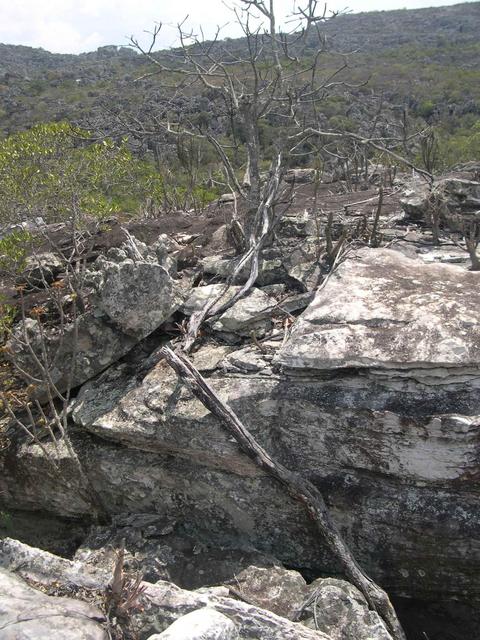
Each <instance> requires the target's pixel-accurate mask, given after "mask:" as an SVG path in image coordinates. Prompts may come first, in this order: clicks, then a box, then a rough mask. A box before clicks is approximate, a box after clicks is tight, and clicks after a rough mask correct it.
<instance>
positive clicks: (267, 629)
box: [135, 581, 329, 640]
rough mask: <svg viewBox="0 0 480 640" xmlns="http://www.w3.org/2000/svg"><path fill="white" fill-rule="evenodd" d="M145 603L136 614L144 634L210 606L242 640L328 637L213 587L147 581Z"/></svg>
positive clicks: (326, 638) (319, 639) (153, 631)
mask: <svg viewBox="0 0 480 640" xmlns="http://www.w3.org/2000/svg"><path fill="white" fill-rule="evenodd" d="M143 603H144V610H143V612H139V613H137V614H136V615H135V621H136V622H137V624H138V625H139V626H140V627H141V629H142V634H145V635H144V637H148V633H155V632H158V631H159V630H165V629H167V628H168V625H170V624H172V623H174V622H175V621H176V620H178V619H180V618H181V617H182V616H184V615H186V614H188V613H191V612H192V611H196V610H198V609H201V608H204V607H209V609H214V610H215V611H216V612H217V613H220V614H222V615H223V616H225V617H227V618H228V619H230V620H231V621H232V622H233V624H234V625H235V627H236V629H237V630H238V636H239V637H240V638H242V640H258V639H259V638H261V639H262V640H292V639H293V638H294V639H295V640H329V637H328V636H327V635H325V634H324V633H322V632H320V631H313V630H311V629H308V628H307V627H305V626H303V625H301V624H298V623H295V622H291V621H289V620H286V619H285V618H281V617H280V616H277V615H275V614H274V613H271V612H270V611H266V610H264V609H260V608H258V607H254V606H252V605H250V604H247V603H245V602H241V601H237V600H233V599H231V598H226V597H223V596H219V595H215V592H212V591H210V592H201V591H197V592H194V591H185V590H183V589H180V588H179V587H175V586H174V585H172V584H171V583H168V582H163V581H159V582H157V583H156V584H154V585H150V584H148V585H146V591H145V594H144V599H143ZM162 637H163V636H162ZM167 637H170V636H167ZM181 637H184V636H181ZM194 637H196V636H194ZM207 637H210V636H207ZM214 637H215V636H214Z"/></svg>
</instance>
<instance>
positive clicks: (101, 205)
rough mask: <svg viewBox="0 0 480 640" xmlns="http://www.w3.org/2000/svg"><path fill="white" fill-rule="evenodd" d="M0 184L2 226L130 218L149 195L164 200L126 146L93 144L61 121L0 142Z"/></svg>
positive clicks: (158, 183)
mask: <svg viewBox="0 0 480 640" xmlns="http://www.w3.org/2000/svg"><path fill="white" fill-rule="evenodd" d="M0 182H1V183H2V190H1V192H0V222H1V223H18V222H20V221H21V220H28V219H34V218H36V217H37V216H41V217H42V218H43V219H44V220H45V221H47V222H57V221H61V220H67V219H71V218H72V217H77V218H78V215H79V214H80V213H81V214H87V215H90V216H94V217H97V218H102V217H105V216H107V215H110V214H112V213H117V212H120V211H123V212H127V213H134V212H135V211H136V210H138V208H139V206H140V205H141V204H142V203H143V201H144V200H145V199H146V198H147V196H148V197H149V198H150V199H151V200H158V201H160V200H161V197H162V180H161V178H160V176H159V175H158V173H157V172H156V171H155V170H154V168H153V166H151V165H149V164H148V163H146V162H143V161H140V160H138V159H136V158H134V157H133V155H132V153H131V152H130V151H129V149H128V148H127V145H126V141H122V143H121V144H119V145H117V144H115V143H114V142H113V141H112V140H109V139H106V140H103V141H101V142H94V141H92V140H91V138H90V135H89V133H88V132H87V131H84V130H81V129H78V128H76V127H73V126H71V125H70V124H68V123H65V122H62V123H50V124H41V125H36V126H34V127H32V129H30V130H28V131H24V132H21V133H16V134H13V135H11V136H9V137H8V138H6V139H5V140H4V141H3V142H1V143H0Z"/></svg>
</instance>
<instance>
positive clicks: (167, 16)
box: [0, 0, 457, 63]
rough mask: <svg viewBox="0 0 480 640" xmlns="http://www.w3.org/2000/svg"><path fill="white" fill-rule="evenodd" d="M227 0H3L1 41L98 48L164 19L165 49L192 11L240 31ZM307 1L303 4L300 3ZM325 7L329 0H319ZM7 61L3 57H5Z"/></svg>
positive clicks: (284, 3) (211, 27) (362, 3)
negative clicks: (223, 0)
mask: <svg viewBox="0 0 480 640" xmlns="http://www.w3.org/2000/svg"><path fill="white" fill-rule="evenodd" d="M345 2H347V4H345V3H344V2H342V0H332V2H331V3H329V4H328V8H329V9H335V10H340V9H342V10H343V9H349V10H351V11H353V12H355V13H357V12H359V11H379V10H380V11H381V10H390V9H403V8H408V9H416V8H420V7H436V6H443V5H447V4H457V0H453V1H449V0H348V1H347V0H345ZM226 4H228V2H227V3H226V2H222V0H0V42H3V43H6V44H23V45H28V46H31V47H42V48H44V49H47V50H48V51H52V52H55V53H81V52H86V51H93V50H95V49H96V48H97V47H99V46H103V45H107V44H115V45H127V44H128V41H129V36H131V35H133V36H135V37H136V38H137V39H138V40H139V41H140V42H142V43H146V42H147V39H148V36H147V34H146V32H147V31H149V30H151V29H152V28H153V26H154V24H155V23H159V22H161V23H162V24H163V25H164V27H163V28H162V32H161V35H160V37H159V40H158V44H159V45H160V47H159V48H166V47H169V46H173V45H175V44H176V39H175V30H174V28H173V26H169V25H175V24H177V23H178V22H179V21H181V20H183V19H184V18H185V17H186V16H187V15H188V16H189V23H190V24H191V25H192V27H193V28H195V29H198V25H202V27H203V30H204V33H205V35H206V36H207V37H211V36H212V35H213V33H214V32H215V29H216V26H217V25H221V26H223V25H225V26H224V29H223V30H222V35H223V36H230V37H235V36H236V35H239V33H238V30H236V29H235V26H234V24H233V20H232V12H231V11H229V9H228V8H227V6H226ZM300 4H302V3H300ZM318 4H319V6H321V7H322V10H323V2H321V1H319V3H318ZM275 5H276V8H277V11H278V15H281V16H284V15H288V14H289V13H291V10H292V6H293V0H275ZM0 63H1V61H0Z"/></svg>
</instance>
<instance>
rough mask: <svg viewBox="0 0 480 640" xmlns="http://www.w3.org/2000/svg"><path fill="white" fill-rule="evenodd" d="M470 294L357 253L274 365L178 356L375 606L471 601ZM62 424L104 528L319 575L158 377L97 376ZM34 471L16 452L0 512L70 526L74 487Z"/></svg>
mask: <svg viewBox="0 0 480 640" xmlns="http://www.w3.org/2000/svg"><path fill="white" fill-rule="evenodd" d="M479 277H480V276H479V275H478V274H475V273H469V272H466V271H465V270H463V269H461V268H459V267H455V266H449V265H425V264H424V263H423V262H422V261H421V260H418V259H417V260H410V259H408V258H406V257H404V256H402V254H401V253H399V252H393V251H388V250H383V249H382V250H373V249H370V250H369V252H368V256H367V255H365V253H364V252H359V253H358V255H357V256H354V255H352V256H351V257H349V258H348V260H346V261H345V262H344V263H343V264H342V265H341V266H340V267H339V269H338V271H336V272H335V273H334V274H332V275H331V277H330V278H329V280H328V281H327V283H326V285H325V286H324V287H323V289H322V290H321V291H319V292H318V293H317V295H316V298H315V299H314V301H313V302H312V303H311V305H310V306H309V307H308V308H307V310H306V311H305V313H304V314H303V315H302V316H301V317H300V319H299V320H298V321H297V323H296V325H294V328H293V330H292V333H291V335H290V337H289V339H288V340H287V341H286V343H285V344H284V346H283V347H282V346H281V341H279V342H275V341H273V340H269V341H268V342H265V343H263V349H264V351H265V352H263V351H261V350H259V349H258V348H257V347H256V346H255V345H252V344H250V345H248V346H246V347H242V348H241V349H237V350H233V349H231V348H228V347H225V346H224V345H217V346H215V345H213V344H207V345H205V346H204V347H202V348H200V349H199V350H198V352H197V353H195V354H194V360H195V361H197V362H198V363H199V368H200V369H201V370H202V371H203V373H204V375H206V377H208V379H209V382H210V384H211V385H212V386H213V387H214V388H215V390H216V391H217V393H218V394H219V395H220V396H221V397H222V398H223V400H225V401H226V402H228V404H229V405H230V406H231V407H232V408H233V409H234V410H235V411H236V412H237V414H238V415H239V416H240V417H241V419H242V420H243V421H244V422H245V424H246V425H247V426H248V428H249V429H250V430H251V431H252V433H253V434H254V436H255V437H256V438H257V439H258V441H259V442H260V443H261V444H262V445H263V446H264V447H265V448H266V449H267V450H268V451H269V453H270V454H271V455H272V456H273V457H274V458H276V459H278V460H279V461H281V462H282V463H283V464H284V465H286V466H287V467H289V468H291V469H293V470H297V471H301V473H302V474H304V475H305V476H306V477H308V478H309V479H310V480H311V481H312V482H314V483H315V484H316V485H317V486H318V487H319V488H320V489H321V490H322V492H323V493H324V495H325V498H326V500H327V503H328V504H329V505H330V507H331V510H332V514H333V517H334V518H335V520H336V521H337V523H338V524H339V526H340V528H341V529H342V531H343V533H344V534H345V536H346V538H347V540H348V541H349V543H350V544H351V546H352V549H353V550H354V552H355V554H356V555H357V557H358V558H359V560H360V561H361V562H362V564H363V566H364V567H365V568H366V569H367V570H368V571H369V572H370V573H371V575H372V576H373V577H374V578H375V579H377V580H378V581H379V582H380V583H381V584H382V585H383V586H384V587H386V588H387V589H388V590H389V591H390V592H392V593H396V594H409V595H414V596H416V597H425V598H431V599H438V598H440V597H449V596H453V597H465V596H466V595H467V596H468V597H472V598H474V597H478V594H479V593H480V583H479V572H478V566H479V564H480V543H479V542H478V541H479V540H480V514H479V511H478V495H479V491H480V486H479V479H478V464H479V455H480V454H479V451H480V447H479V436H480V429H479V422H480V420H479V415H480V400H479V393H478V390H479V385H480V383H479V375H478V373H479V365H478V363H479V355H480V352H479V334H480V328H479V323H478V319H477V315H478V314H477V313H476V309H477V308H478V302H479V301H478V300H477V297H478V294H477V291H478V278H479ZM320 302H321V304H320ZM406 327H409V333H407V329H406ZM327 335H328V340H327V339H326V336H327ZM409 335H410V336H411V339H409V338H408V336H409ZM344 336H350V338H349V339H346V338H344ZM112 388H115V389H116V393H115V394H111V393H110V390H111V389H112ZM72 415H73V418H74V420H75V422H76V423H77V425H78V426H79V429H80V431H79V433H78V435H77V436H76V437H77V438H78V441H77V442H78V443H79V444H78V446H79V451H81V455H82V458H83V460H84V463H85V466H86V468H87V470H88V471H89V474H90V476H91V478H92V481H93V483H94V485H95V487H96V488H97V490H98V491H99V492H100V494H101V495H102V497H103V499H104V501H105V504H107V505H108V506H109V509H110V510H111V512H112V513H114V514H122V513H128V512H130V513H135V512H136V513H139V512H143V513H147V514H148V513H150V514H152V513H155V514H156V515H157V516H160V517H163V518H164V519H165V520H166V521H168V522H169V521H174V522H176V526H177V527H178V529H179V530H182V531H184V532H187V533H189V534H192V535H193V536H195V537H196V538H197V539H198V540H199V541H200V540H203V541H206V542H208V543H210V544H219V545H225V546H228V545H231V546H238V543H239V541H240V540H241V541H242V544H245V543H246V544H251V545H252V546H254V547H255V548H257V549H259V550H260V551H263V552H267V553H272V552H273V554H274V555H275V556H277V557H279V559H280V560H282V561H283V562H285V563H286V564H288V565H289V566H299V567H304V568H308V569H311V570H315V571H334V570H335V566H334V565H333V564H332V562H331V558H330V556H329V554H328V553H327V552H326V550H325V548H324V547H323V546H322V544H321V543H320V541H319V540H318V535H317V533H316V531H315V530H314V528H313V527H312V525H311V523H310V522H309V521H308V520H307V518H306V516H305V513H304V511H303V510H302V508H301V506H300V505H298V504H295V503H293V502H291V500H290V498H289V497H288V496H286V495H285V493H284V492H283V490H282V488H281V487H279V486H277V485H276V484H275V483H274V482H273V481H272V480H271V479H270V478H269V477H267V476H265V475H264V473H263V472H261V471H260V470H259V469H258V468H257V467H256V466H255V465H254V464H253V463H252V462H250V461H249V460H248V459H246V458H245V456H244V455H243V454H242V453H241V452H240V451H239V449H238V447H237V446H236V444H235V443H234V442H232V440H231V439H230V438H229V437H228V436H227V435H226V434H225V433H224V431H223V430H222V428H221V426H220V425H219V424H218V422H217V421H216V419H214V418H213V417H212V415H211V414H210V413H209V412H208V411H207V410H206V409H205V408H204V407H203V405H201V403H200V402H199V401H197V400H196V399H194V398H193V397H192V395H191V394H190V392H189V391H188V390H187V389H186V388H185V387H184V386H183V385H181V384H180V383H179V381H178V379H177V377H176V375H175V374H174V373H173V372H172V371H171V370H170V369H169V368H168V366H167V365H166V364H165V363H164V362H160V363H158V364H156V365H153V363H152V368H151V370H150V371H149V372H148V373H147V374H146V375H142V376H135V375H133V376H132V375H129V373H128V370H124V371H121V372H118V371H115V370H113V369H111V370H109V371H106V372H105V373H104V374H103V375H102V376H101V377H100V378H98V379H97V380H94V381H92V382H91V383H89V384H88V385H86V386H85V387H84V388H83V389H82V391H81V393H80V394H79V397H78V399H77V401H76V404H75V406H74V407H73V414H72ZM46 446H48V443H47V444H46ZM63 464H65V468H66V469H67V470H68V469H69V468H70V467H68V460H67V459H65V461H64V463H63ZM44 467H45V462H44V460H43V455H42V452H41V450H40V449H39V448H38V447H34V446H29V445H22V447H21V448H20V449H19V451H18V454H17V456H16V457H15V459H14V460H11V461H10V463H9V465H8V466H6V471H5V473H4V474H3V475H2V477H1V478H0V490H1V491H2V492H3V494H2V499H3V500H4V502H6V503H7V504H10V505H11V504H17V503H19V502H22V503H23V504H24V505H25V508H29V509H32V510H34V509H37V510H41V509H44V510H47V511H48V510H50V511H53V512H55V513H64V514H65V513H66V514H68V515H82V514H84V513H86V512H88V505H85V504H84V503H83V502H82V501H80V500H79V497H78V491H77V490H76V488H75V486H72V487H68V486H66V485H62V486H59V485H58V483H57V485H55V484H54V483H50V480H49V479H48V478H46V480H45V482H42V483H38V481H37V479H38V477H40V476H41V477H43V473H42V470H43V469H44ZM49 483H50V484H49ZM197 608H198V607H197Z"/></svg>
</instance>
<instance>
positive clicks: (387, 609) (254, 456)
mask: <svg viewBox="0 0 480 640" xmlns="http://www.w3.org/2000/svg"><path fill="white" fill-rule="evenodd" d="M158 353H159V355H160V356H161V357H162V358H164V359H165V360H166V361H167V362H168V364H169V365H170V366H171V367H172V369H174V371H175V372H176V373H177V375H178V376H179V378H180V379H181V380H182V381H183V382H184V383H185V384H186V385H187V386H188V387H189V388H190V389H191V391H192V393H193V394H194V395H195V396H196V397H197V398H198V399H199V400H200V402H201V403H202V404H203V405H204V406H205V407H206V408H207V409H208V410H209V411H211V412H212V414H213V415H214V416H216V417H217V418H218V419H219V420H220V423H221V424H222V426H223V427H224V428H225V429H226V430H227V431H228V432H229V434H230V435H232V436H233V437H234V438H235V440H236V442H237V443H238V445H239V446H240V448H241V449H242V451H244V453H246V455H247V456H248V457H249V458H250V459H251V460H253V462H254V463H255V464H256V465H257V466H259V467H260V468H261V469H263V470H264V471H266V472H267V473H268V474H269V475H270V476H271V477H272V478H274V479H275V480H277V481H278V482H279V483H280V484H281V485H282V486H283V487H284V488H285V489H286V490H287V491H288V493H289V494H290V495H291V497H292V498H293V499H294V500H297V501H298V502H300V503H301V504H302V505H303V506H304V508H305V510H306V511H307V514H308V516H309V517H310V518H311V520H312V521H313V522H314V524H315V526H316V528H317V530H318V532H319V533H320V536H321V538H322V541H323V542H324V543H325V544H326V546H327V547H328V549H329V550H330V552H331V554H332V556H333V557H334V558H335V560H336V561H337V563H338V564H339V567H340V568H341V569H342V571H343V573H344V574H345V576H346V577H347V578H348V579H349V580H350V582H351V583H352V584H353V585H355V586H356V587H357V588H358V589H359V590H360V591H361V592H362V593H363V595H364V596H365V598H366V600H367V602H368V604H369V606H370V607H371V609H373V610H374V611H376V612H377V613H378V614H379V615H380V616H381V618H382V619H383V620H384V622H385V624H386V626H387V628H388V630H389V631H390V633H391V634H392V637H393V638H394V640H405V634H404V632H403V629H402V627H401V625H400V622H399V621H398V618H397V616H396V613H395V610H394V608H393V606H392V604H391V602H390V600H389V598H388V595H387V594H386V593H385V591H383V589H381V588H380V587H379V586H378V585H377V584H375V582H373V580H371V578H369V577H368V576H367V575H366V574H365V573H364V571H363V570H362V569H361V567H360V566H359V564H358V563H357V561H356V560H355V558H354V556H353V554H352V552H351V551H350V549H349V547H348V545H347V543H346V542H345V541H344V539H343V537H342V534H341V533H340V531H339V529H338V528H337V525H336V524H335V523H334V522H333V520H332V519H331V517H330V513H329V511H328V508H327V506H326V504H325V501H324V499H323V496H322V494H321V493H320V491H319V490H318V489H317V488H316V487H315V486H314V485H313V484H312V483H311V482H310V481H309V480H305V479H304V478H302V477H301V476H299V475H298V474H296V473H294V472H292V471H290V470H289V469H287V468H286V467H284V466H283V465H282V464H280V463H278V462H276V461H274V460H273V459H272V458H271V457H270V455H269V454H268V453H267V451H265V449H263V447H261V446H260V445H259V444H258V443H257V441H256V440H255V438H254V437H253V436H252V434H251V433H250V432H249V431H248V430H247V429H246V427H245V426H244V425H243V424H242V422H241V421H240V420H239V418H238V417H237V415H236V414H235V413H234V412H233V411H232V409H230V407H228V406H227V405H226V404H225V403H224V402H223V401H222V400H221V399H220V398H219V397H218V395H217V394H216V392H215V390H214V389H213V388H212V387H211V386H210V385H209V384H208V382H207V381H206V380H205V378H203V377H202V375H201V374H200V373H199V371H198V370H197V369H196V368H195V367H194V366H193V365H192V363H191V362H190V361H189V359H188V358H187V357H186V356H185V355H183V354H180V353H175V352H174V351H172V349H170V347H168V346H164V347H162V348H161V349H160V350H159V352H158Z"/></svg>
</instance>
